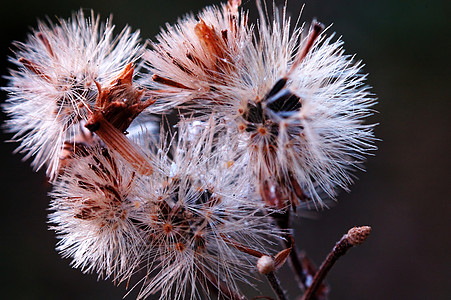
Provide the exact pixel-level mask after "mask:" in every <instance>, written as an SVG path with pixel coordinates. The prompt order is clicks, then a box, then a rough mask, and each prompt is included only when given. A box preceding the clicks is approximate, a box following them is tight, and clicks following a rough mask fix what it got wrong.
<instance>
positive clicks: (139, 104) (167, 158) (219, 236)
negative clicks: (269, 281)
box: [3, 0, 375, 299]
mask: <svg viewBox="0 0 451 300" xmlns="http://www.w3.org/2000/svg"><path fill="white" fill-rule="evenodd" d="M240 5H241V1H239V0H229V1H228V3H226V4H223V5H220V6H210V7H207V8H205V9H204V10H203V11H201V12H200V13H199V14H197V15H196V16H194V15H187V16H185V17H184V18H183V19H181V20H179V21H178V22H177V23H176V24H174V25H167V28H166V29H164V30H163V31H162V32H161V33H160V34H159V35H158V36H157V37H156V41H154V42H149V43H148V45H150V46H147V44H146V43H145V44H140V43H139V42H140V39H139V32H131V30H130V28H129V27H126V28H124V29H123V30H122V31H121V32H120V33H119V34H118V35H114V33H113V30H114V26H113V25H112V23H111V20H109V21H108V22H106V23H103V22H101V21H100V19H99V17H98V16H95V15H94V13H91V15H90V16H85V14H84V13H83V11H81V10H80V11H79V12H77V13H74V15H73V16H72V18H70V19H69V20H58V22H57V23H56V24H52V23H50V24H46V23H43V22H40V23H39V25H38V28H37V29H36V30H35V31H34V32H32V33H31V34H30V35H29V36H28V39H27V41H26V42H25V43H19V42H18V43H16V44H15V46H16V50H15V53H14V56H12V57H11V58H10V61H11V62H12V63H13V64H15V65H16V68H15V69H14V70H11V73H10V75H9V80H10V83H9V85H8V86H7V87H5V88H4V89H5V90H6V91H7V92H8V94H9V97H8V99H7V100H6V103H5V104H4V105H3V109H4V110H5V111H6V112H7V114H8V115H9V117H10V119H9V120H8V121H7V123H6V126H7V129H8V130H9V131H11V132H14V133H15V135H14V138H13V139H14V140H15V141H18V142H19V143H20V146H19V147H18V149H17V151H19V152H23V153H25V158H29V157H32V162H31V164H32V166H33V167H34V168H35V169H36V170H38V169H41V168H45V169H46V171H47V176H48V178H49V181H50V182H51V183H52V184H53V186H54V189H53V191H52V192H51V194H50V195H51V197H52V202H51V210H52V213H51V214H50V221H51V223H52V224H53V225H52V228H53V229H54V230H55V231H56V232H57V234H58V237H59V239H60V241H59V243H58V246H57V249H58V251H60V252H61V254H62V255H63V256H64V257H70V258H71V259H72V264H73V266H74V267H76V268H80V269H82V270H83V271H84V272H95V273H97V274H98V275H99V276H100V277H105V278H110V279H112V280H114V281H115V282H119V283H120V282H127V285H128V282H130V280H131V279H132V278H136V277H138V279H137V280H135V281H137V282H138V283H137V285H138V284H139V285H140V286H141V287H140V292H139V296H138V297H139V298H146V297H148V296H149V295H153V294H155V293H159V295H160V298H161V299H183V298H189V299H197V298H200V297H202V296H206V297H207V298H209V297H212V295H214V294H216V295H218V297H226V298H232V299H234V298H237V297H238V298H239V295H241V292H240V288H239V287H240V285H242V284H243V283H244V284H246V285H254V283H253V278H254V277H255V276H256V273H257V271H256V270H257V269H258V270H260V269H261V270H263V271H260V273H262V274H269V273H271V272H273V271H274V270H275V269H276V267H277V266H276V265H277V261H279V262H280V261H284V259H281V258H280V257H281V256H285V253H288V252H286V251H285V252H283V250H282V252H279V255H278V256H277V255H276V254H275V253H277V248H278V247H279V248H280V246H279V244H280V242H281V239H283V238H285V237H286V236H287V232H286V231H284V230H282V229H277V228H276V227H275V226H274V225H273V219H272V216H273V215H274V214H283V213H285V212H287V211H296V210H297V209H304V208H311V207H314V208H319V207H324V206H326V205H327V203H328V201H330V200H335V197H336V195H337V192H338V191H339V190H348V188H349V185H350V184H351V183H352V177H353V175H352V171H353V170H354V169H356V168H361V165H362V163H363V161H364V160H365V156H366V155H367V154H368V153H369V152H370V151H372V150H374V145H373V141H374V137H373V125H367V124H365V123H364V119H365V118H366V117H367V116H369V115H370V114H371V113H372V106H373V105H374V103H375V100H374V99H373V98H372V97H371V94H370V93H369V91H368V87H367V86H366V85H365V84H364V81H365V75H362V74H361V73H360V72H361V63H360V62H354V61H353V57H350V56H348V55H345V54H344V50H343V49H342V42H341V41H340V40H339V39H334V37H333V35H331V36H329V37H327V36H326V35H325V34H323V31H324V26H323V25H322V24H320V23H318V22H316V21H313V22H312V24H311V25H310V27H307V26H298V24H297V23H296V24H295V25H296V26H295V28H294V29H291V20H290V18H289V17H287V15H286V13H285V9H284V10H283V12H282V13H280V14H279V13H278V12H277V9H276V8H274V11H275V12H274V18H273V19H272V20H270V19H269V18H268V17H267V15H266V14H265V13H264V11H265V10H266V8H262V7H261V4H260V2H259V1H257V7H258V12H259V14H260V18H259V20H258V21H257V23H255V24H253V23H252V22H250V21H249V20H248V13H247V11H245V10H243V9H241V8H240ZM171 113H172V114H173V115H174V116H176V118H177V122H176V123H174V124H172V123H171V122H172V121H171V122H170V121H169V119H166V118H164V117H160V118H159V117H158V116H162V115H167V114H171ZM167 125H169V126H167ZM172 125H174V126H172ZM158 128H159V129H158ZM279 250H280V249H279ZM281 253H284V255H281ZM274 255H276V256H275V257H276V259H274ZM257 261H258V264H257ZM279 264H280V263H279ZM268 266H269V267H268ZM143 273H144V275H143Z"/></svg>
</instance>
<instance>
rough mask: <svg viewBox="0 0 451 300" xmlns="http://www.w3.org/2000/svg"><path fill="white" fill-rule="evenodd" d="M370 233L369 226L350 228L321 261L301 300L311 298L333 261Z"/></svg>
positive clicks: (359, 243)
mask: <svg viewBox="0 0 451 300" xmlns="http://www.w3.org/2000/svg"><path fill="white" fill-rule="evenodd" d="M370 233H371V227H369V226H361V227H354V228H351V229H350V230H349V231H348V233H347V234H345V235H344V236H343V237H342V238H341V240H340V241H339V242H338V243H337V244H336V245H335V247H334V248H333V249H332V251H331V252H330V253H329V255H328V256H327V258H326V260H324V262H323V263H322V265H321V267H320V268H319V270H318V272H316V274H315V277H313V281H312V284H311V285H310V286H309V287H308V289H307V291H306V292H305V294H304V296H303V297H302V299H301V300H311V299H313V297H314V295H315V293H316V291H317V289H318V287H319V286H320V284H321V282H322V281H323V280H324V278H326V275H327V273H328V272H329V271H330V269H331V268H332V266H333V265H334V264H335V262H336V261H337V260H338V259H339V258H340V257H341V256H343V255H345V254H346V252H347V251H348V250H349V249H350V248H352V247H353V246H355V245H361V244H362V243H363V242H365V240H366V239H367V238H368V236H369V234H370Z"/></svg>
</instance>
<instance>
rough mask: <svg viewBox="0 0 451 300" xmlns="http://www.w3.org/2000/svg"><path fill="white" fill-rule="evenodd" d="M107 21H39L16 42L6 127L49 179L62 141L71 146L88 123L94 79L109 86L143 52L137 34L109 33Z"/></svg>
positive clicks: (76, 16) (82, 17) (79, 15)
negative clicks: (24, 36) (23, 39)
mask: <svg viewBox="0 0 451 300" xmlns="http://www.w3.org/2000/svg"><path fill="white" fill-rule="evenodd" d="M113 30H114V26H113V25H112V23H111V21H108V22H106V23H103V22H101V21H100V18H99V16H95V15H94V13H93V12H91V15H90V16H88V17H85V14H84V13H83V11H81V10H80V11H78V12H77V13H74V14H73V16H72V18H70V19H69V20H62V19H59V20H58V23H57V24H53V23H49V24H45V23H44V22H39V24H38V28H37V29H36V30H35V31H34V32H33V33H31V34H30V35H29V36H28V39H27V41H26V42H25V43H19V42H17V43H16V44H15V45H16V48H17V50H15V55H14V57H11V58H10V61H11V62H12V63H14V64H15V65H16V66H17V69H15V70H12V71H11V75H10V76H9V80H10V81H9V85H8V87H6V88H4V89H5V90H6V91H7V92H8V93H9V98H8V99H7V101H6V103H5V105H4V106H3V109H4V110H5V111H6V112H7V114H8V115H9V116H10V120H8V121H7V123H6V125H7V128H8V130H9V131H11V132H15V133H16V134H15V136H14V140H16V141H19V142H20V143H21V144H20V146H19V147H18V149H17V150H18V151H20V152H24V153H26V158H29V157H31V156H33V157H34V158H33V161H32V166H33V167H34V168H35V169H40V168H41V167H43V166H46V168H47V175H48V176H49V177H50V178H51V179H54V178H55V177H56V174H57V173H58V169H59V160H60V156H61V152H62V151H63V147H64V143H65V142H68V143H73V142H74V139H75V136H77V135H78V134H79V130H80V126H78V124H79V122H80V121H81V120H86V119H87V112H88V109H89V108H92V106H93V105H94V102H95V100H96V96H97V88H96V85H95V84H94V81H96V82H98V83H99V84H100V85H108V84H110V82H111V80H113V79H114V78H115V77H116V76H117V75H118V74H119V73H120V72H121V71H122V70H123V69H124V67H125V66H126V65H127V64H128V63H130V62H133V61H135V60H136V59H137V58H138V57H139V56H140V55H141V52H142V47H141V46H140V45H139V44H138V41H139V32H135V33H132V32H131V30H130V28H129V27H125V28H124V29H123V30H122V32H121V33H120V34H119V35H116V36H115V35H114V33H113Z"/></svg>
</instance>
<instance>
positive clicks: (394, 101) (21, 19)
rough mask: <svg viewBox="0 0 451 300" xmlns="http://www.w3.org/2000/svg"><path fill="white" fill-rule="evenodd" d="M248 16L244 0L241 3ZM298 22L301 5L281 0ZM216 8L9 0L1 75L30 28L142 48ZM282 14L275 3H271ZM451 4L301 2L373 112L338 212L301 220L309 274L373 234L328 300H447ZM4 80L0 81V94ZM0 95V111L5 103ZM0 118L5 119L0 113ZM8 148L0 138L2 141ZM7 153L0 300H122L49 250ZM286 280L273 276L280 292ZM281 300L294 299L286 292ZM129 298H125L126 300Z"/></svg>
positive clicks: (343, 263) (36, 191)
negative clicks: (344, 59) (126, 29)
mask: <svg viewBox="0 0 451 300" xmlns="http://www.w3.org/2000/svg"><path fill="white" fill-rule="evenodd" d="M243 2H244V7H245V8H248V9H250V10H251V11H252V13H251V19H252V18H255V16H256V13H255V11H256V8H255V3H254V1H243ZM288 2H289V3H288V7H289V9H288V11H289V12H290V13H291V14H292V16H293V17H295V18H296V17H297V15H298V12H299V10H300V7H301V5H302V2H300V1H295V0H289V1H288ZM211 3H219V2H218V1H182V0H178V1H169V0H167V1H114V2H112V1H74V0H71V1H49V0H42V1H29V0H26V1H18V2H13V1H8V2H5V3H2V9H1V11H0V22H1V27H0V28H1V29H0V30H1V48H0V65H1V74H2V75H6V74H7V67H8V66H10V65H8V63H7V59H6V57H7V55H10V54H11V50H10V48H11V42H12V41H14V40H18V41H23V40H24V39H25V37H26V34H27V33H28V32H29V29H30V28H32V27H35V26H36V19H37V18H45V16H50V18H51V19H54V16H59V17H62V18H67V17H69V16H70V15H71V13H72V12H73V11H76V10H78V9H79V8H80V7H83V8H87V9H93V10H94V11H95V12H97V13H100V14H101V16H102V17H104V18H106V17H107V16H109V15H110V14H111V13H112V14H113V15H114V18H113V23H115V24H116V26H117V28H118V29H120V28H122V27H123V26H125V25H126V24H129V25H130V26H131V27H132V28H133V29H140V30H141V33H142V37H143V39H145V38H153V36H155V34H157V33H158V32H159V30H160V27H162V26H164V23H165V22H170V23H173V22H175V21H176V20H177V18H178V17H181V16H182V15H183V14H184V13H186V12H189V11H193V12H197V11H198V10H199V9H201V8H202V7H204V6H206V5H208V4H211ZM277 3H278V4H280V5H282V4H283V1H278V2H277ZM450 3H451V2H450V1H420V0H416V1H405V0H403V1H388V0H380V1H357V0H349V1H332V0H329V1H322V0H316V1H313V0H311V1H305V7H304V11H303V17H302V18H301V20H302V21H305V22H309V21H310V20H311V19H312V18H313V17H316V18H318V19H319V20H320V21H322V22H323V23H325V24H326V25H330V24H333V26H332V28H331V29H329V32H330V33H332V32H336V33H337V35H338V36H342V39H343V40H344V41H345V49H346V51H347V53H348V54H354V53H356V58H357V59H362V60H363V61H364V63H365V65H366V66H365V68H364V71H365V72H367V73H369V76H368V83H369V84H370V85H371V86H373V89H372V91H373V92H374V93H375V94H376V95H377V97H378V99H379V104H378V105H377V106H376V109H377V110H378V111H379V113H378V114H376V115H375V116H374V117H372V119H371V121H372V122H376V123H380V125H379V126H378V127H377V128H376V136H377V137H378V138H380V139H381V140H382V141H380V142H378V143H377V144H378V147H379V150H378V151H377V152H376V155H375V156H374V157H370V158H369V160H368V163H367V164H366V169H367V171H366V172H365V173H363V172H360V173H358V174H357V175H358V177H359V178H360V179H359V180H358V181H357V182H356V184H355V185H354V186H353V188H352V191H351V193H350V194H343V195H341V196H340V197H339V202H338V203H337V205H335V206H334V207H332V208H331V209H329V210H325V211H321V212H318V213H314V214H313V215H314V216H313V217H312V218H299V219H298V223H297V224H298V225H297V228H296V237H297V243H298V246H299V247H300V248H302V249H305V250H306V251H307V254H308V255H309V256H310V257H312V258H313V260H314V261H315V262H317V263H318V264H319V263H320V262H321V260H322V259H323V258H324V257H325V256H326V254H327V252H328V251H329V250H330V249H331V248H332V246H333V245H334V243H335V241H337V240H338V239H339V238H340V237H341V235H342V234H343V233H345V232H346V231H347V230H348V229H349V228H350V227H352V226H355V225H371V226H372V227H373V233H372V235H371V237H370V238H369V240H368V241H367V243H366V244H364V245H363V246H361V247H358V248H356V249H352V250H351V251H350V252H349V253H348V254H347V255H346V256H345V257H344V258H343V259H342V260H340V261H339V262H338V263H337V265H336V266H335V267H334V269H332V271H331V273H330V275H329V277H328V283H329V284H330V287H331V294H330V299H450V298H451V285H450V283H451V282H450V278H451V276H450V274H451V273H450V270H451V260H450V254H449V253H450V250H449V249H451V242H450V230H449V228H450V225H451V223H450V212H451V205H450V198H451V197H450V191H449V190H448V187H449V185H450V179H451V176H450V174H451V172H450V170H451V159H450V154H451V117H450V116H449V114H450V109H451V105H450V103H451V101H450V100H451V99H450V98H451V89H450V86H451V76H450V75H449V74H450V71H451V64H450V54H451V40H450V35H451V30H450V29H451V26H450V25H451V22H450V17H449V16H450V14H451V4H450ZM5 85H6V80H5V79H1V86H5ZM5 97H6V96H5V94H4V92H2V94H1V101H3V100H4V99H5ZM1 117H2V119H3V118H5V116H4V115H3V114H2V115H1ZM9 138H11V136H10V135H7V134H4V133H2V140H6V139H9ZM14 148H15V145H14V144H11V143H8V144H4V143H2V144H1V153H2V156H1V160H0V161H1V170H2V172H1V179H0V180H1V181H0V182H1V186H2V190H3V193H2V197H1V198H2V199H1V201H2V209H1V218H0V220H1V225H0V226H1V227H0V230H1V231H0V234H1V239H0V270H1V271H0V272H1V277H0V290H1V292H0V298H2V299H122V297H123V295H124V294H125V287H124V285H121V286H120V287H119V288H117V287H115V286H114V285H113V284H112V283H111V282H110V281H103V280H100V281H99V282H97V281H96V279H97V278H96V276H95V275H83V274H82V273H81V272H80V271H79V270H75V269H71V267H70V265H69V263H70V261H69V260H68V259H62V258H60V256H59V255H58V254H57V253H56V251H55V250H54V248H55V244H56V242H57V240H56V238H55V234H54V232H52V231H49V230H48V229H47V227H48V224H47V223H46V222H47V219H46V218H47V217H46V215H47V211H46V209H47V206H48V201H49V199H48V197H47V196H46V193H47V192H48V191H49V189H50V187H49V186H48V185H46V184H45V178H44V174H43V172H39V173H38V174H36V173H33V172H32V171H31V168H30V167H29V165H28V163H23V162H21V158H22V156H21V155H18V154H16V155H13V154H12V151H13V150H14ZM291 280H293V279H292V276H285V275H284V276H283V282H284V284H285V286H286V287H287V288H289V287H290V286H291V285H292V284H291V282H290V281H291ZM289 291H290V292H291V298H293V299H295V298H296V297H295V295H294V292H293V291H292V290H291V289H289ZM134 295H136V293H135V292H132V294H131V296H130V297H129V299H133V296H134Z"/></svg>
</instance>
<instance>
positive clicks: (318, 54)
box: [145, 1, 375, 208]
mask: <svg viewBox="0 0 451 300" xmlns="http://www.w3.org/2000/svg"><path fill="white" fill-rule="evenodd" d="M231 3H236V1H229V5H228V6H225V5H224V6H222V10H221V9H218V8H214V7H213V8H207V9H205V10H204V11H203V12H201V13H200V14H199V16H198V19H196V18H195V17H194V16H191V15H189V16H187V17H186V18H185V19H183V20H181V21H179V23H178V24H176V25H174V26H173V27H171V26H169V27H168V30H167V31H166V32H163V33H162V34H161V35H160V38H159V43H157V44H155V45H154V50H153V51H151V52H147V53H146V55H145V58H146V60H147V61H148V64H149V66H150V67H149V69H150V71H151V72H154V73H155V74H154V76H153V77H154V81H156V82H157V83H158V84H160V85H161V88H160V89H159V90H158V91H156V92H157V93H159V97H162V98H165V99H167V100H168V101H173V102H174V103H177V101H179V100H178V99H175V97H176V96H174V93H175V92H176V91H177V92H178V93H179V94H180V95H183V97H184V99H190V100H193V102H194V103H195V104H196V105H197V108H198V109H199V110H198V111H200V112H203V113H204V114H205V115H208V114H209V113H211V112H215V113H217V114H219V115H220V116H221V118H222V120H223V123H224V124H225V126H224V127H225V128H227V130H228V131H232V134H230V135H229V138H230V139H231V142H235V143H236V144H237V145H241V146H242V145H243V144H244V145H245V146H244V147H242V148H243V153H242V155H243V156H247V157H248V163H246V164H245V165H246V166H248V167H249V170H248V171H249V172H251V173H252V174H254V176H255V178H256V180H255V184H256V186H257V187H258V189H259V191H260V194H261V196H262V198H263V199H264V200H265V202H266V203H267V204H268V205H270V206H274V207H279V208H282V207H286V206H287V204H291V205H292V206H293V208H296V206H297V205H299V204H301V203H304V206H310V205H311V204H312V203H313V205H314V206H315V207H318V206H319V207H321V206H324V205H326V202H325V200H326V199H329V198H332V199H334V198H335V197H336V195H337V190H339V189H343V190H348V187H349V185H350V184H351V183H352V176H353V175H352V170H354V169H356V168H361V164H362V162H363V161H364V160H365V155H367V154H368V152H370V151H371V150H374V149H375V147H374V146H373V144H372V143H373V141H374V137H373V127H374V125H366V124H364V119H365V118H366V117H367V116H369V115H371V114H372V112H373V111H372V109H371V107H372V106H373V105H374V103H375V101H374V99H373V98H372V97H371V94H370V93H369V91H368V87H367V86H365V84H364V81H365V77H366V76H365V75H362V74H361V68H362V64H361V63H360V62H354V60H353V57H351V56H349V55H345V54H344V50H343V49H342V44H343V43H342V41H341V40H340V39H335V40H334V38H333V35H332V36H330V37H326V36H325V35H324V34H323V33H322V31H323V25H322V24H320V23H318V22H316V21H313V22H312V24H311V26H310V29H308V30H307V29H305V28H304V26H302V27H297V26H296V27H295V29H294V30H292V31H291V30H290V28H291V20H290V18H289V17H287V16H286V12H285V8H284V10H283V12H282V13H279V12H278V10H277V9H276V8H274V14H273V15H274V19H273V20H268V19H267V17H266V15H265V13H264V8H262V7H261V5H260V2H259V1H258V2H257V3H258V4H259V6H258V9H259V13H260V20H259V23H258V24H257V26H253V25H249V24H248V23H247V18H246V16H247V14H246V13H244V12H242V13H237V12H236V11H237V10H231V9H230V7H231ZM230 16H235V17H234V18H231V17H230ZM228 20H231V21H230V22H227V21H228ZM296 25H297V24H296ZM199 32H202V34H199ZM171 38H172V39H171ZM193 57H194V58H195V59H193ZM159 78H164V80H159ZM156 79H157V80H156ZM174 83H176V84H174ZM200 118H202V116H201V117H200ZM224 142H225V141H222V143H224ZM226 142H229V141H226Z"/></svg>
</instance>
